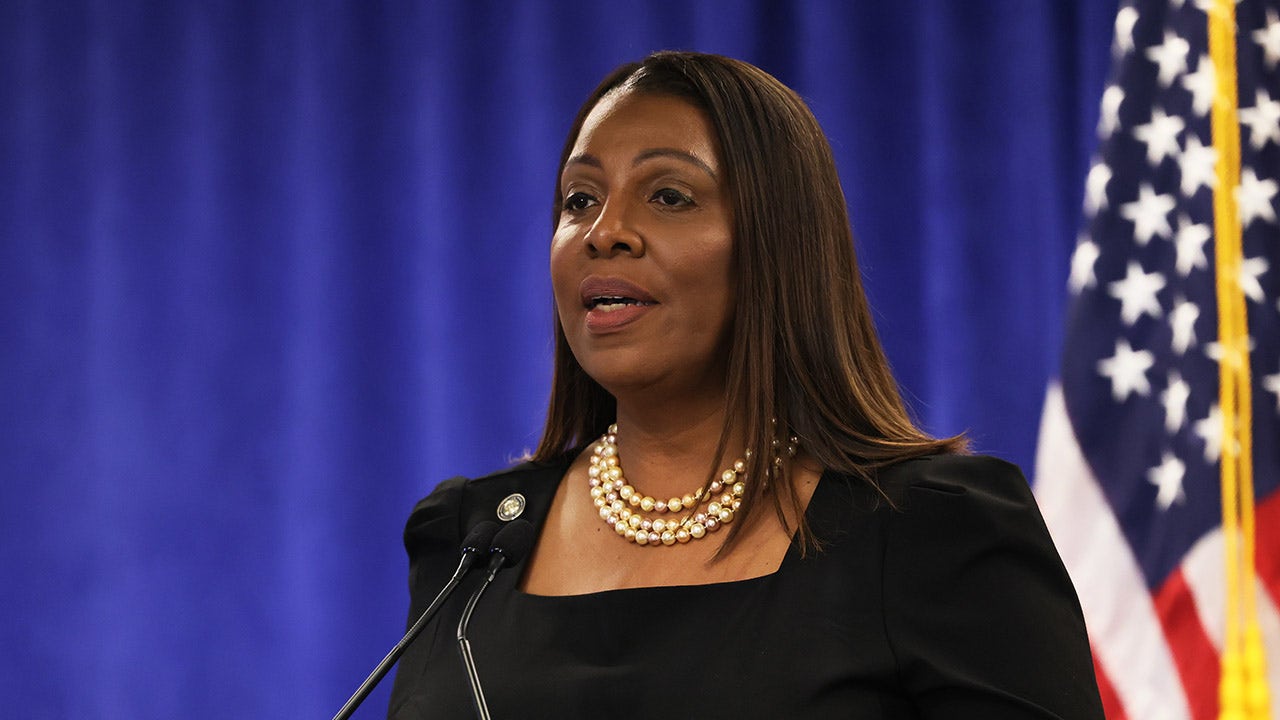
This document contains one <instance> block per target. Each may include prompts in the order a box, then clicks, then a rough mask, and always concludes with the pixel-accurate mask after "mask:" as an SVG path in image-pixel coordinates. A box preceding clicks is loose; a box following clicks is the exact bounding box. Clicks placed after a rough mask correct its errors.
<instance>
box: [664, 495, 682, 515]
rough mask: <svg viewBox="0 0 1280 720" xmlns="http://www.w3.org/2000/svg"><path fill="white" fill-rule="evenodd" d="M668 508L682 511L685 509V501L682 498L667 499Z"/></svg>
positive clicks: (673, 510) (672, 510)
mask: <svg viewBox="0 0 1280 720" xmlns="http://www.w3.org/2000/svg"><path fill="white" fill-rule="evenodd" d="M667 509H668V510H670V511H671V512H680V511H681V510H683V509H684V502H683V501H681V500H680V498H671V499H670V500H668V501H667Z"/></svg>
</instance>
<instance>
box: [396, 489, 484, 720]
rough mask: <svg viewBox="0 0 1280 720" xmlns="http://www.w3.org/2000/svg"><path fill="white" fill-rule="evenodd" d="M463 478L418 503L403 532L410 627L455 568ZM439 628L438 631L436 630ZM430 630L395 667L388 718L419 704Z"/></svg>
mask: <svg viewBox="0 0 1280 720" xmlns="http://www.w3.org/2000/svg"><path fill="white" fill-rule="evenodd" d="M466 482H467V481H466V478H461V477H456V478H451V479H449V480H445V481H444V482H442V483H440V484H439V485H437V486H436V487H435V490H433V491H432V492H431V494H430V495H428V496H427V497H426V498H424V499H423V500H421V501H420V502H419V503H418V504H417V505H416V506H415V507H414V508H413V512H412V513H410V515H409V520H408V522H407V523H406V524H405V529H404V545H405V549H406V550H408V552H409V618H408V620H407V622H406V625H405V626H406V627H408V626H409V625H412V624H413V623H414V621H416V620H417V619H418V616H420V615H421V614H422V612H423V611H424V610H426V608H427V605H428V604H429V603H430V602H431V600H432V599H434V598H435V595H436V592H438V591H439V590H440V588H442V587H444V584H445V583H446V582H448V580H449V577H450V576H451V575H452V574H453V569H454V567H456V565H457V563H458V557H459V553H458V544H459V543H461V542H462V538H461V537H460V536H459V532H460V530H459V528H460V527H461V519H460V514H461V507H462V495H463V492H464V491H465V489H466ZM437 629H438V627H437ZM431 633H432V631H431V630H428V631H427V632H426V633H424V636H423V637H419V638H418V640H417V641H416V642H415V643H414V644H413V645H410V646H409V650H408V651H407V652H406V653H405V655H404V657H402V658H401V659H400V662H399V666H398V667H397V668H396V676H395V682H394V684H393V685H392V689H391V699H390V702H389V703H388V706H387V707H388V713H387V717H388V718H399V717H408V716H410V715H411V714H413V712H414V711H413V707H416V704H415V703H417V702H419V701H420V697H419V694H420V689H419V688H418V687H417V684H418V683H417V681H418V678H419V677H421V675H422V673H423V668H424V667H425V665H424V663H425V662H426V658H427V653H426V652H425V650H426V646H427V645H430V644H431V642H432V638H431V637H430V635H431Z"/></svg>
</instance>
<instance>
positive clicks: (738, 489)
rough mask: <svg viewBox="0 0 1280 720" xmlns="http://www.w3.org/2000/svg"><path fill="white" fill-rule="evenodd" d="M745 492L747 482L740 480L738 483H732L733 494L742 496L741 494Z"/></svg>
mask: <svg viewBox="0 0 1280 720" xmlns="http://www.w3.org/2000/svg"><path fill="white" fill-rule="evenodd" d="M746 492H747V484H746V483H740V482H739V483H734V484H733V494H734V495H737V496H738V497H742V495H743V494H744V493H746Z"/></svg>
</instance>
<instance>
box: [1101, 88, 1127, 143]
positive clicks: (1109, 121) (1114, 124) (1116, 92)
mask: <svg viewBox="0 0 1280 720" xmlns="http://www.w3.org/2000/svg"><path fill="white" fill-rule="evenodd" d="M1122 104H1124V89H1123V88H1121V87H1120V86H1119V85H1108V86H1107V89H1106V90H1103V91H1102V111H1101V113H1100V114H1099V116H1098V137H1100V138H1102V139H1103V140H1105V139H1107V138H1109V137H1111V133H1113V132H1115V131H1116V128H1118V127H1120V106H1121V105H1122Z"/></svg>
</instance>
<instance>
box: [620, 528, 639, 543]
mask: <svg viewBox="0 0 1280 720" xmlns="http://www.w3.org/2000/svg"><path fill="white" fill-rule="evenodd" d="M622 536H623V537H625V538H626V539H628V540H635V539H636V531H635V529H634V528H627V529H626V530H625V531H623V533H622Z"/></svg>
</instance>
